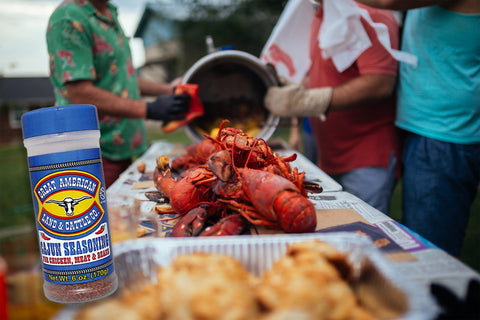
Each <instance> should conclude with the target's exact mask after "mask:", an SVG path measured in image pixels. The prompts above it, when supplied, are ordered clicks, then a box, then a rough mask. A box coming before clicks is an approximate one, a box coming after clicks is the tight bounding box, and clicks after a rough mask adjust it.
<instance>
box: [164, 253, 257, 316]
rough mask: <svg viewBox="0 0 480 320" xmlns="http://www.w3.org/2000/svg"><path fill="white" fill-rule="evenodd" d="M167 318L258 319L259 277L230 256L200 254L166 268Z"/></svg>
mask: <svg viewBox="0 0 480 320" xmlns="http://www.w3.org/2000/svg"><path fill="white" fill-rule="evenodd" d="M159 282H160V284H161V288H162V289H163V290H162V291H163V294H162V296H161V300H160V301H161V304H162V305H163V307H162V309H163V319H165V320H170V319H172V320H173V319H185V320H188V319H202V320H208V319H212V320H214V319H215V320H221V319H237V320H241V319H245V320H247V319H258V317H259V313H260V309H259V307H258V304H257V301H256V299H255V285H256V279H255V277H254V276H253V275H251V274H250V273H249V272H248V271H247V270H246V269H245V268H244V267H243V265H242V264H240V262H238V261H237V260H235V259H233V258H231V257H230V256H227V255H219V254H204V253H196V254H191V255H183V256H179V257H177V258H176V259H175V260H174V261H172V263H171V264H170V265H169V266H168V267H166V268H164V269H163V270H162V272H161V274H160V278H159Z"/></svg>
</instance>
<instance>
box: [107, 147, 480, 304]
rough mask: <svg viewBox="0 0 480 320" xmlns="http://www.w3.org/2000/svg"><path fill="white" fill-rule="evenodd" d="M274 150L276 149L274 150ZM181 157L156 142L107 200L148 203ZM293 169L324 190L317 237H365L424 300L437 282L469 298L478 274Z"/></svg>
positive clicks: (305, 164)
mask: <svg viewBox="0 0 480 320" xmlns="http://www.w3.org/2000/svg"><path fill="white" fill-rule="evenodd" d="M272 149H275V148H273V147H272ZM275 151H276V152H279V154H281V155H290V154H291V153H292V152H293V151H291V150H288V149H283V150H278V151H277V150H275ZM183 152H184V146H179V145H174V144H171V143H169V142H166V141H157V142H155V143H153V144H152V146H151V147H150V148H149V150H148V151H147V152H146V153H145V154H144V155H143V156H142V157H140V158H139V159H137V160H136V161H135V162H134V163H133V164H132V165H131V166H130V167H129V168H128V169H127V170H126V171H125V172H124V173H123V174H122V175H121V176H120V177H119V179H118V180H117V181H116V182H115V183H114V184H113V185H112V186H111V187H110V188H109V189H108V190H107V196H108V194H114V193H120V194H129V195H132V196H135V197H139V198H142V199H144V200H147V198H146V197H145V192H147V191H150V190H155V188H154V187H153V183H152V181H151V179H152V175H153V174H152V173H151V172H152V171H153V169H154V168H155V159H156V157H157V156H159V155H168V156H169V157H170V158H173V157H175V156H178V155H180V154H182V153H183ZM140 161H143V162H145V164H146V173H144V174H141V173H139V172H138V170H137V164H138V163H139V162H140ZM293 165H294V166H297V167H298V169H299V170H300V171H305V172H306V178H307V179H309V180H313V181H316V182H318V183H320V185H322V187H323V190H324V191H323V192H322V193H319V194H309V195H308V196H309V199H310V200H311V201H312V202H313V203H314V204H315V209H316V211H317V218H318V219H317V220H318V225H317V228H316V233H328V232H339V231H346V232H353V233H357V234H363V235H367V236H368V237H369V238H370V239H371V240H372V241H373V243H374V244H375V245H376V247H377V248H379V249H380V251H381V252H383V253H384V254H385V255H386V256H387V257H388V258H389V259H390V260H391V261H394V262H396V263H395V264H394V266H395V268H396V269H397V270H398V271H399V273H400V274H403V275H405V276H406V277H408V278H410V279H413V280H414V281H415V282H416V283H418V284H421V287H422V288H423V289H424V294H425V295H429V287H430V284H431V283H438V284H441V285H445V286H446V287H448V288H449V289H451V290H452V291H453V292H454V293H455V294H456V295H457V296H459V297H463V296H465V294H466V289H467V285H468V282H469V280H471V279H479V280H480V274H478V272H476V271H475V270H473V269H471V268H470V267H468V266H467V265H465V264H463V263H462V262H461V261H459V260H458V259H456V258H454V257H452V256H450V255H449V254H447V253H446V252H445V251H443V250H440V249H439V248H437V247H435V246H434V245H433V244H431V243H429V242H428V241H426V240H425V239H423V238H421V237H420V236H418V235H417V234H416V233H414V232H413V231H411V230H409V229H408V228H406V227H405V226H403V225H402V224H400V223H398V222H396V221H395V220H393V219H391V218H390V217H388V216H387V215H385V214H384V213H382V212H380V211H378V210H376V209H375V208H373V207H371V206H370V205H368V204H367V203H365V202H364V201H362V200H360V199H359V198H357V197H355V196H353V195H352V194H350V193H347V192H344V191H342V188H341V186H340V185H339V184H338V183H336V182H335V181H334V180H333V179H332V178H330V177H329V176H328V175H327V174H325V173H324V172H323V171H321V170H320V169H319V168H318V167H317V166H315V165H314V164H313V163H312V162H310V161H309V160H308V159H306V158H305V157H304V156H303V155H301V154H298V158H297V160H295V162H294V163H293ZM149 175H150V176H149ZM154 205H155V203H154V202H152V201H144V202H143V204H142V210H146V211H148V210H153V207H154ZM159 226H161V223H159ZM168 228H169V227H168V224H167V225H164V226H163V229H164V230H163V231H165V232H167V231H168ZM170 228H171V226H170ZM159 230H160V236H165V235H166V234H168V232H167V233H163V234H162V227H159ZM272 233H281V231H277V230H274V231H271V230H267V229H265V230H262V229H260V228H257V229H256V230H255V231H254V232H252V234H253V235H257V236H259V235H264V234H272Z"/></svg>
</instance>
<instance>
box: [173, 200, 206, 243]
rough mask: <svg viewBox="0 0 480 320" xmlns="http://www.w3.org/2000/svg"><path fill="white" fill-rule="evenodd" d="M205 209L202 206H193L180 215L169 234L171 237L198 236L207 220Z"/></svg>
mask: <svg viewBox="0 0 480 320" xmlns="http://www.w3.org/2000/svg"><path fill="white" fill-rule="evenodd" d="M207 216H208V213H207V210H206V209H204V208H202V207H197V208H193V209H192V210H190V211H188V212H187V214H185V215H184V216H182V217H181V218H180V220H179V221H178V222H177V223H176V224H175V226H174V227H173V229H172V232H171V234H170V236H171V237H191V236H193V237H196V236H198V235H199V234H200V233H201V232H202V230H203V228H204V226H205V222H206V220H207Z"/></svg>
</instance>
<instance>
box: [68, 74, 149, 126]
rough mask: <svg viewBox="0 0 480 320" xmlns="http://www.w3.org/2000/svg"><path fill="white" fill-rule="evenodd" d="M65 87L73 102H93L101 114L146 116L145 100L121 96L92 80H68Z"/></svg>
mask: <svg viewBox="0 0 480 320" xmlns="http://www.w3.org/2000/svg"><path fill="white" fill-rule="evenodd" d="M65 87H66V88H67V93H68V97H69V98H70V101H71V103H72V104H92V105H94V106H96V107H97V110H98V113H99V115H100V116H101V115H111V116H115V117H122V118H142V119H144V118H145V117H146V113H147V104H146V102H145V101H140V100H134V99H128V98H121V97H119V96H117V95H115V94H113V93H111V92H109V91H106V90H103V89H100V88H98V87H96V86H94V84H93V82H92V81H90V80H81V81H72V82H67V83H66V84H65Z"/></svg>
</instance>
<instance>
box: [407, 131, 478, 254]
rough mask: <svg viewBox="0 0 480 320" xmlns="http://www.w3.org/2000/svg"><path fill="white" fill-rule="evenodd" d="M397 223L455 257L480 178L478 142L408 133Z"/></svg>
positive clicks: (458, 251)
mask: <svg viewBox="0 0 480 320" xmlns="http://www.w3.org/2000/svg"><path fill="white" fill-rule="evenodd" d="M403 163H404V174H403V211H404V212H403V223H404V224H405V225H406V226H407V227H409V228H410V229H412V230H413V231H415V232H417V233H418V234H420V235H421V236H423V237H425V238H426V239H428V240H430V241H431V242H432V243H434V244H435V245H437V246H438V247H440V248H442V249H444V250H445V251H447V252H448V253H450V254H451V255H454V256H459V255H460V251H461V248H462V243H463V239H464V236H465V230H466V228H467V224H468V218H469V215H470V207H471V205H472V203H473V201H474V200H475V195H476V193H477V189H478V184H479V182H480V143H477V144H471V145H462V144H454V143H447V142H442V141H438V140H435V139H430V138H426V137H423V136H419V135H416V134H409V135H408V137H407V139H406V141H405V149H404V153H403Z"/></svg>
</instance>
